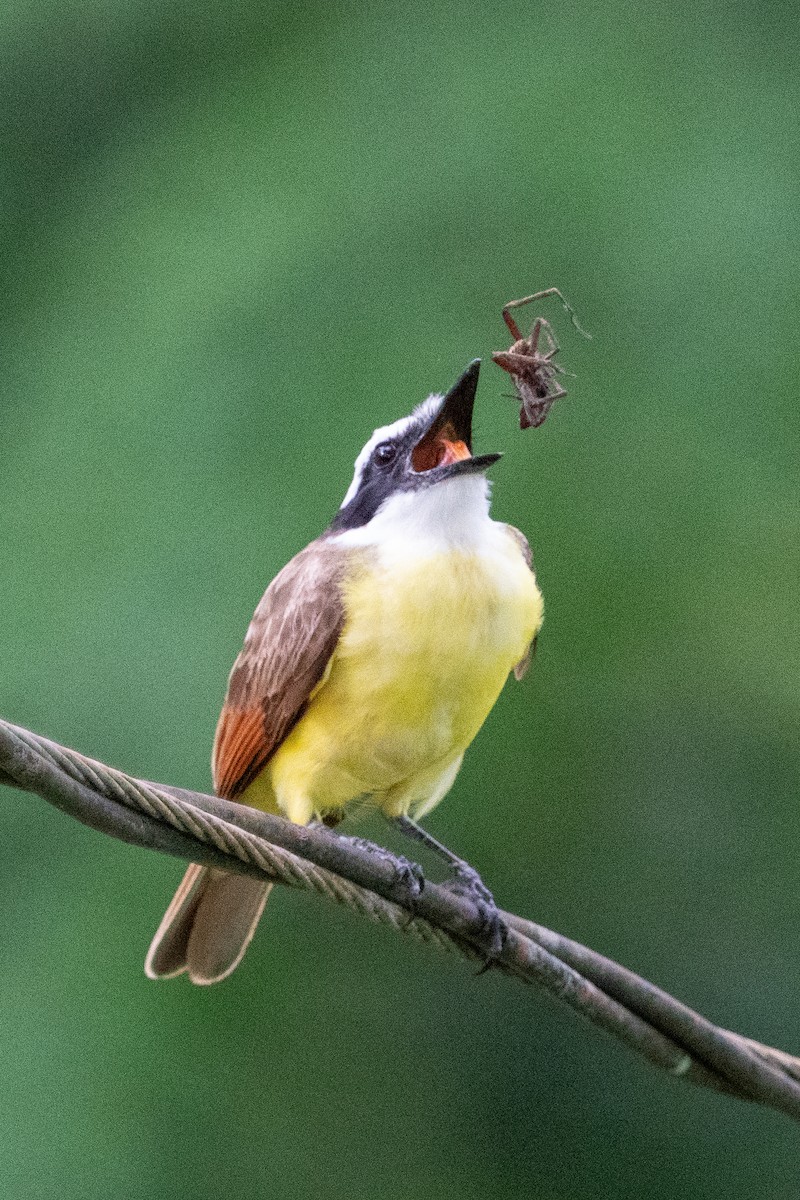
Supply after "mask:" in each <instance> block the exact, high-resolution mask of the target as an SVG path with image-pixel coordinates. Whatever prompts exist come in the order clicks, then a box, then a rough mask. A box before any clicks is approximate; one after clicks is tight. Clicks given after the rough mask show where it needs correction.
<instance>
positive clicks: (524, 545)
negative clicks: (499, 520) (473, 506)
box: [506, 525, 536, 679]
mask: <svg viewBox="0 0 800 1200" xmlns="http://www.w3.org/2000/svg"><path fill="white" fill-rule="evenodd" d="M506 529H507V530H508V532H509V533H510V534H511V536H512V537H513V538H514V541H515V542H517V544H518V545H519V548H520V550H521V551H522V556H523V558H524V559H525V562H526V563H527V564H528V566H529V567H530V569H531V570H533V551H532V550H531V547H530V543H529V541H528V539H527V538H526V537H525V534H524V533H523V532H522V530H521V529H517V528H516V526H514V525H506ZM535 653H536V638H534V639H533V641H532V642H531V644H530V646H529V647H528V649H527V652H526V654H525V656H524V657H523V658H521V659H520V660H519V662H518V663H517V665H516V666H515V667H514V678H515V679H524V678H525V676H526V675H527V673H528V668H529V667H530V665H531V660H532V658H533V656H534V654H535Z"/></svg>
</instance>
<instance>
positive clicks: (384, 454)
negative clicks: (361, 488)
mask: <svg viewBox="0 0 800 1200" xmlns="http://www.w3.org/2000/svg"><path fill="white" fill-rule="evenodd" d="M396 458H397V444H396V442H380V443H379V444H378V445H377V446H376V447H375V449H374V450H373V451H372V461H373V462H374V463H377V464H378V466H379V467H386V466H388V465H389V463H390V462H394V460H395V459H396Z"/></svg>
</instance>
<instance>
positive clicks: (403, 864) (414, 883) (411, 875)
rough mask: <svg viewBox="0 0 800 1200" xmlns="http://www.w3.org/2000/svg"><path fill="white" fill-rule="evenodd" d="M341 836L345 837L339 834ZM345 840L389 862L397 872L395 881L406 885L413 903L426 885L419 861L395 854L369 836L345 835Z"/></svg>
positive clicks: (403, 885)
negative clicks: (372, 840) (370, 839)
mask: <svg viewBox="0 0 800 1200" xmlns="http://www.w3.org/2000/svg"><path fill="white" fill-rule="evenodd" d="M339 837H344V835H343V834H339ZM344 840H345V841H347V842H349V843H350V845H351V846H355V847H356V848H357V849H358V850H367V851H368V852H369V853H370V854H373V855H374V856H375V857H376V858H378V859H380V860H381V862H386V863H389V864H390V865H391V866H392V867H393V868H394V872H395V883H397V884H400V885H401V886H402V887H405V888H406V890H407V892H408V897H409V900H410V901H411V902H412V903H413V901H414V900H416V898H417V896H419V895H420V893H421V892H422V891H423V889H424V887H425V873H424V871H423V870H422V867H421V866H420V865H419V863H416V862H412V861H411V859H408V858H405V857H404V856H403V855H402V854H393V853H392V852H391V850H385V849H384V848H383V846H378V845H377V844H376V843H375V842H371V841H369V839H368V838H362V837H344Z"/></svg>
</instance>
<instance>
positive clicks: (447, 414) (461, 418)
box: [411, 358, 503, 483]
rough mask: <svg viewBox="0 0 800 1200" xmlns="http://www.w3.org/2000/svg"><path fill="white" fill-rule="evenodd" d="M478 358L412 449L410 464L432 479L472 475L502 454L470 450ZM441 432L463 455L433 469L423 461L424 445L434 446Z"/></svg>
mask: <svg viewBox="0 0 800 1200" xmlns="http://www.w3.org/2000/svg"><path fill="white" fill-rule="evenodd" d="M480 369H481V360H480V359H479V358H475V359H473V360H472V362H471V363H470V364H469V366H468V367H467V369H466V371H465V372H464V374H463V375H462V376H461V378H460V379H459V380H458V381H457V383H454V384H453V386H452V387H451V388H450V391H449V392H448V393H447V395H446V396H445V398H444V399H443V400H442V403H441V405H440V407H439V411H438V412H437V414H436V416H435V417H434V418H433V420H432V421H431V424H430V426H429V427H428V430H427V432H426V433H425V435H424V437H422V438H421V439H420V441H419V442H417V445H416V446H415V447H414V450H413V451H412V460H411V461H412V465H413V467H414V469H415V470H417V471H422V472H424V473H425V474H426V475H427V476H428V477H429V480H430V482H431V483H434V482H436V480H437V479H446V478H450V477H452V476H453V475H471V474H478V473H479V472H481V471H485V470H486V468H487V467H491V465H492V464H493V463H496V462H497V460H498V459H499V458H502V457H503V456H502V455H501V454H479V455H478V456H477V457H476V456H474V455H473V453H472V410H473V408H474V406H475V393H476V392H477V390H478V375H479V374H480ZM440 435H441V436H442V437H443V438H445V439H447V441H449V442H451V443H459V444H461V445H462V447H464V446H465V447H466V451H467V452H468V453H467V452H464V457H461V456H459V459H458V461H457V462H452V461H451V462H447V463H446V464H442V465H441V466H435V467H433V468H432V469H430V468H428V467H426V466H424V465H423V463H424V462H425V460H426V451H425V450H424V447H431V446H435V444H436V442H437V441H438V440H439V438H440Z"/></svg>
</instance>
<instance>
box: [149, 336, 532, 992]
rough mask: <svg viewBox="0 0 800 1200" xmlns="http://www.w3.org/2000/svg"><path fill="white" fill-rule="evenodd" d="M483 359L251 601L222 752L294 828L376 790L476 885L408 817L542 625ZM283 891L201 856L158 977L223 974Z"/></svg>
mask: <svg viewBox="0 0 800 1200" xmlns="http://www.w3.org/2000/svg"><path fill="white" fill-rule="evenodd" d="M479 367H480V362H479V361H478V360H476V361H475V362H473V363H472V364H471V365H470V367H469V368H468V369H467V370H466V372H465V373H464V375H463V376H462V377H461V379H460V380H459V381H458V383H457V384H456V385H455V386H454V387H453V388H452V389H451V391H450V392H448V394H447V395H446V396H445V397H443V398H442V397H441V396H431V397H429V398H428V399H427V400H425V401H424V402H423V403H422V404H420V405H419V406H418V407H417V408H415V409H414V411H413V412H412V414H411V416H409V417H404V418H403V419H402V420H400V421H396V422H395V423H394V424H393V425H389V426H387V427H386V428H383V429H378V430H376V432H375V433H374V434H373V435H372V437H371V438H370V440H369V441H368V442H367V444H366V446H365V447H364V449H363V450H362V451H361V453H360V454H359V456H358V459H357V461H356V465H355V475H354V477H353V482H352V483H351V485H350V488H349V490H348V492H347V495H346V496H345V498H344V501H343V503H342V506H341V508H340V509H339V511H338V513H337V515H336V516H335V517H334V519H333V521H332V523H331V525H330V526H329V528H328V529H327V530H326V531H325V533H323V534H322V536H321V537H319V538H317V540H316V541H314V542H312V543H311V544H310V545H309V546H307V547H306V548H305V550H301V552H300V553H299V554H298V555H297V556H296V557H295V558H293V559H292V561H291V562H290V563H289V564H288V565H287V566H286V567H284V569H283V570H282V571H281V572H280V574H279V575H278V576H277V577H276V578H275V579H274V580H273V581H272V583H271V584H270V586H269V587H268V588H267V591H266V592H265V594H264V597H263V599H262V600H261V603H260V604H259V605H258V608H257V609H256V611H255V614H254V616H253V620H252V622H251V624H250V628H249V629H248V631H247V636H246V638H245V642H244V647H243V649H242V652H241V653H240V655H239V657H238V658H237V660H236V662H235V663H234V666H233V670H232V672H231V676H230V680H229V683H228V693H227V696H226V698H225V704H224V706H223V709H222V713H221V715H220V719H219V724H218V726H217V733H216V739H215V742H214V754H213V771H214V784H215V788H216V791H217V793H218V795H220V796H223V797H225V798H227V799H229V800H237V801H240V802H241V803H243V804H250V805H253V806H254V807H255V808H261V809H266V810H267V811H269V812H273V813H283V814H284V815H285V816H287V817H288V818H289V819H290V820H291V821H295V822H297V823H298V824H306V823H308V822H309V821H311V820H312V819H314V818H317V819H321V820H323V821H325V822H326V824H336V822H337V821H338V820H339V819H340V818H341V815H342V814H343V812H344V810H345V809H346V807H347V805H348V804H350V802H351V801H354V800H356V799H363V798H364V797H368V798H369V802H370V803H371V804H373V805H375V806H376V807H377V808H379V809H380V810H382V812H383V813H384V814H385V815H386V816H387V817H389V818H390V819H392V820H394V821H396V822H397V824H398V825H399V826H400V827H401V828H403V829H404V830H405V832H406V833H409V834H411V835H412V836H416V837H419V838H420V840H423V841H427V842H428V844H429V845H432V846H433V848H434V849H436V850H438V851H440V852H441V853H442V854H443V855H444V856H445V857H446V858H448V859H449V861H451V862H452V863H453V864H454V865H455V866H456V868H459V867H460V868H463V870H462V871H461V872H460V874H461V875H462V877H463V878H466V879H467V880H468V882H469V881H471V882H476V881H477V884H478V885H479V878H478V877H477V875H476V873H474V872H473V873H472V876H474V878H473V879H471V877H470V873H469V869H468V868H466V864H463V863H461V860H459V859H456V858H455V856H453V855H450V854H449V852H448V851H446V850H445V849H444V848H443V847H441V846H440V845H439V844H438V843H436V842H435V841H434V840H433V839H432V838H431V837H430V835H428V834H426V833H425V832H424V831H423V830H420V829H419V827H418V826H417V825H416V824H415V823H414V822H413V821H412V820H411V816H410V814H412V813H413V814H414V815H416V816H421V815H423V814H424V813H427V812H429V811H430V810H431V809H432V808H433V807H434V805H436V804H438V803H439V801H440V800H441V799H442V797H443V796H444V795H446V793H447V792H448V791H449V790H450V788H451V787H452V785H453V781H454V780H455V777H456V775H457V774H458V769H459V767H460V766H461V761H462V758H463V755H464V751H465V750H466V748H467V746H468V745H469V744H470V742H471V741H472V739H473V738H474V737H475V735H476V733H477V732H478V730H479V729H480V727H481V725H482V724H483V722H484V720H485V719H486V717H487V715H488V713H489V711H490V709H491V708H492V706H493V704H494V702H495V701H496V699H497V697H498V695H499V694H500V691H501V689H502V687H503V684H504V683H505V681H506V678H507V677H508V675H509V673H510V672H511V671H512V670H513V671H514V672H515V674H516V675H517V677H518V678H520V677H521V676H522V674H523V673H524V670H525V668H526V666H527V663H528V659H529V655H530V649H531V645H532V643H533V641H534V639H535V638H536V634H537V632H538V630H539V626H540V625H541V622H542V597H541V593H540V591H539V589H538V587H537V584H536V579H535V576H534V574H533V570H532V566H531V555H530V549H529V547H528V543H527V541H526V540H525V538H524V536H523V535H522V534H521V533H520V532H519V530H517V529H514V528H513V527H512V526H510V525H504V524H501V523H500V522H497V521H493V520H492V519H491V517H490V516H489V484H488V482H487V480H486V478H485V471H486V468H487V467H489V466H491V465H492V463H494V462H496V461H497V459H498V458H499V457H500V455H499V454H484V455H479V456H473V454H472V409H473V404H474V400H475V391H476V388H477V383H478V370H479ZM269 890H270V885H269V884H268V883H262V882H260V881H259V880H256V879H252V878H246V877H244V876H239V875H230V874H226V873H224V872H222V871H219V870H216V869H212V868H209V867H200V866H190V867H189V869H188V871H187V872H186V875H185V877H184V880H183V882H182V883H181V885H180V887H179V888H178V891H177V892H176V894H175V898H174V899H173V901H172V904H171V905H170V907H169V908H168V910H167V912H166V915H165V917H164V920H163V921H162V923H161V925H160V927H159V929H158V932H157V933H156V936H155V938H154V939H153V943H152V945H151V947H150V951H149V953H148V956H147V962H146V965H145V969H146V971H147V974H148V975H149V976H150V977H151V978H162V977H169V976H173V975H179V974H181V973H182V972H184V971H186V972H188V974H189V978H190V979H191V980H192V981H193V982H194V983H201V984H206V983H215V982H216V981H217V980H219V979H224V978H225V977H226V976H227V975H229V974H230V972H231V971H233V969H234V968H235V967H236V965H237V964H238V963H239V962H240V960H241V958H242V955H243V954H244V952H245V950H246V948H247V945H248V944H249V942H250V939H251V938H252V936H253V933H254V931H255V928H256V925H257V923H258V920H259V917H260V916H261V913H262V911H263V908H264V904H265V903H266V899H267V895H268V893H269ZM479 894H480V890H479ZM484 895H486V893H484Z"/></svg>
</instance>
